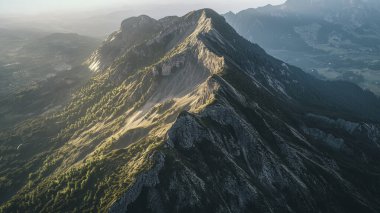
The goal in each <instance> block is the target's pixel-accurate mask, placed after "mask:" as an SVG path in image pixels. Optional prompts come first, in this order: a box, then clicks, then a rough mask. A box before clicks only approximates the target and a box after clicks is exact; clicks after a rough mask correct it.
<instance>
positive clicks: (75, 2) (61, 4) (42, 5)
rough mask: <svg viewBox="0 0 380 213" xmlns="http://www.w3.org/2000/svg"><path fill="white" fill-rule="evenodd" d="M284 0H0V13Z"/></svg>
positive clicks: (277, 0) (238, 5) (237, 6)
mask: <svg viewBox="0 0 380 213" xmlns="http://www.w3.org/2000/svg"><path fill="white" fill-rule="evenodd" d="M284 1H285V0H0V14H3V15H5V14H38V13H51V12H65V11H82V10H87V11H89V10H94V9H95V10H96V9H104V8H111V7H113V8H115V7H117V6H128V5H134V6H137V5H141V6H144V5H151V4H153V5H156V4H176V5H179V4H183V5H184V7H186V5H197V7H200V8H201V7H209V8H213V9H215V10H217V11H218V12H225V11H230V10H231V11H235V12H236V11H238V10H242V9H245V8H252V7H258V6H263V5H266V4H281V3H283V2H284Z"/></svg>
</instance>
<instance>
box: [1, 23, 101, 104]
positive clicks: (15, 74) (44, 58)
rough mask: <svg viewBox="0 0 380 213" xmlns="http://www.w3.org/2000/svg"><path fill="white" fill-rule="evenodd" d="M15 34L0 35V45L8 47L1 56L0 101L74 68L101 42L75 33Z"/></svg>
mask: <svg viewBox="0 0 380 213" xmlns="http://www.w3.org/2000/svg"><path fill="white" fill-rule="evenodd" d="M18 32H19V31H12V30H8V31H5V32H4V33H3V35H1V34H0V42H1V43H2V44H3V43H4V44H8V45H4V46H5V47H7V46H9V48H5V49H4V50H3V51H2V52H1V53H0V91H1V92H0V99H3V98H5V97H7V96H9V95H10V94H14V93H17V92H20V91H21V90H24V89H28V87H31V86H32V85H33V84H35V83H36V82H39V81H42V80H46V79H49V78H51V77H54V76H56V75H57V74H58V73H59V72H64V71H69V70H73V69H77V68H78V67H80V66H81V64H82V63H83V61H84V60H85V59H86V58H87V57H88V56H89V55H90V54H91V53H92V52H93V51H94V50H95V49H96V48H97V46H98V45H99V44H100V43H101V42H100V41H99V40H97V39H94V38H91V37H86V36H81V35H77V34H69V33H53V34H49V35H43V34H42V33H41V34H42V35H41V34H37V33H32V32H24V33H19V34H18ZM36 34H37V35H36ZM16 35H18V36H16Z"/></svg>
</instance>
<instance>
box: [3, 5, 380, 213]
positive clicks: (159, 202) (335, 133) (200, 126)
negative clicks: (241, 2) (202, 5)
mask: <svg viewBox="0 0 380 213" xmlns="http://www.w3.org/2000/svg"><path fill="white" fill-rule="evenodd" d="M131 30H132V32H130V31H131ZM140 31H141V32H140ZM138 32H140V33H141V35H140V34H139V33H138ZM125 33H126V34H125ZM129 33H131V34H129ZM88 64H89V66H91V67H92V68H94V70H95V71H96V72H97V74H96V77H95V78H94V79H93V81H92V82H90V83H89V85H87V86H86V87H84V88H83V89H82V90H81V91H80V92H78V94H77V95H76V97H75V99H74V101H73V103H72V104H70V105H69V106H68V107H67V108H66V109H65V110H64V111H63V112H61V113H59V114H56V115H54V116H52V117H50V118H47V119H46V121H44V122H46V123H48V124H51V125H52V126H53V127H54V126H57V127H60V128H59V129H60V130H59V131H58V132H57V133H54V131H53V133H50V134H51V135H53V136H54V138H52V141H50V142H49V143H47V144H48V147H46V146H47V145H46V144H44V145H41V144H40V143H38V142H37V141H36V140H35V138H36V133H35V131H30V130H29V129H28V128H26V127H25V128H24V129H23V131H24V132H25V135H27V136H24V137H25V138H24V140H28V141H29V144H30V146H32V145H34V146H35V147H38V148H39V150H41V151H40V153H43V155H42V156H43V157H46V160H45V161H42V163H41V162H39V161H36V159H38V157H39V155H38V154H40V153H33V154H31V153H28V154H29V155H26V153H24V152H23V150H21V151H20V153H19V155H18V157H19V158H20V157H22V158H23V159H25V161H26V160H28V157H29V158H30V159H33V160H34V161H32V162H31V163H30V164H31V166H30V167H28V168H25V171H24V172H25V173H29V174H31V175H30V176H31V177H30V178H28V179H25V182H24V183H21V184H20V185H21V187H20V189H19V191H17V192H16V193H15V194H11V196H10V197H11V198H9V199H8V201H7V202H6V203H4V204H3V205H2V209H1V210H3V211H5V212H12V211H17V210H18V211H24V212H28V211H29V212H32V211H46V212H48V211H53V210H54V211H75V210H77V211H109V212H251V211H258V212H321V211H329V212H376V211H378V210H379V209H380V201H379V199H378V198H379V193H380V192H379V191H378V190H377V189H378V188H379V186H380V182H379V180H380V179H379V178H378V177H379V174H380V168H379V165H378V162H379V160H380V159H379V152H380V147H379V141H378V138H379V137H380V135H379V131H380V129H379V128H380V127H379V124H378V122H379V120H380V117H379V115H380V113H379V109H380V108H379V106H380V101H379V100H378V98H376V97H375V96H374V95H373V94H371V93H368V92H364V91H363V90H361V89H360V88H358V87H356V86H354V85H351V84H349V83H335V82H324V81H320V80H316V79H314V78H312V77H311V76H309V75H307V74H305V73H303V72H302V71H301V70H300V69H298V68H296V67H293V66H290V65H288V64H286V63H284V62H281V61H279V60H277V59H275V58H273V57H271V56H269V55H267V54H266V53H265V51H264V50H262V49H261V48H260V47H259V46H257V45H254V44H252V43H250V42H248V41H247V40H245V39H243V38H242V37H241V36H239V35H238V34H237V33H236V32H235V31H234V30H233V29H232V28H231V27H230V26H229V25H228V24H227V23H226V22H225V20H224V18H223V17H221V16H219V15H218V14H217V13H215V12H214V11H212V10H208V9H205V10H200V11H194V12H191V13H189V14H187V15H185V16H183V17H168V18H164V19H161V20H154V19H150V18H149V17H145V16H142V17H137V18H132V19H128V20H125V21H124V22H123V24H122V28H121V30H120V31H118V32H115V33H114V34H112V35H111V36H110V37H109V38H108V39H107V41H106V42H105V43H104V44H103V45H102V46H101V47H100V48H99V49H98V50H97V51H96V52H95V53H94V54H93V56H92V57H91V58H90V59H89V61H88ZM46 123H45V125H46ZM42 126H43V125H42ZM40 131H42V130H40ZM37 132H38V131H37ZM38 133H40V132H38ZM40 134H41V133H40ZM12 140H14V138H9V139H7V140H4V142H3V143H2V144H5V145H7V146H8V147H9V149H10V150H12V148H13V147H12V145H13V144H12ZM24 151H26V150H24ZM30 156H32V157H30ZM6 159H7V160H8V161H11V160H13V159H15V156H12V155H9V156H7V158H6ZM35 161H36V163H35V164H33V162H35ZM41 164H42V166H41ZM2 166H3V167H2V168H5V167H6V165H2ZM8 169H10V170H12V168H9V167H8ZM17 172H18V171H16V170H15V171H14V172H13V174H12V175H15V174H18V173H17ZM12 175H10V177H11V176H12ZM22 184H24V185H22ZM20 185H17V186H20ZM4 188H5V187H4ZM5 189H7V188H5ZM58 201H59V202H58ZM74 204H75V205H74Z"/></svg>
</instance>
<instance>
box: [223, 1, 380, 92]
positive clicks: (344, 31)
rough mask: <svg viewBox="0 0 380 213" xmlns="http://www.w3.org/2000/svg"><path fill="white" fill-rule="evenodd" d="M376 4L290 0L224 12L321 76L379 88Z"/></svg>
mask: <svg viewBox="0 0 380 213" xmlns="http://www.w3.org/2000/svg"><path fill="white" fill-rule="evenodd" d="M379 12H380V4H379V2H378V1H374V0H368V1H365V0H357V1H350V0H334V1H327V0H313V1H302V0H288V1H287V2H285V3H284V4H282V5H277V6H271V5H268V6H265V7H261V8H256V9H247V10H244V11H241V12H239V13H237V14H234V13H227V14H225V15H224V16H225V18H226V19H227V21H228V23H229V24H231V25H232V26H233V27H234V28H235V29H236V30H237V32H238V33H239V34H241V35H243V36H244V37H245V38H247V39H248V40H250V41H252V42H256V43H258V44H259V45H260V46H262V47H263V48H264V49H265V50H267V51H268V52H269V53H270V54H272V55H274V56H276V57H278V58H280V59H283V60H285V61H287V62H288V63H290V64H294V65H297V66H299V67H301V68H303V69H304V70H305V71H307V72H309V73H311V74H313V75H314V76H317V77H319V78H322V79H329V80H345V81H350V82H353V83H356V84H357V85H359V86H361V87H362V88H364V89H369V90H371V91H372V92H375V93H376V94H377V95H379V94H380V74H379V73H380V72H379V70H380V61H379V60H378V57H377V56H378V55H379V52H380V49H379V48H380V39H379V35H380V25H379V23H378V21H377V20H379V19H380V15H379V14H380V13H379Z"/></svg>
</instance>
